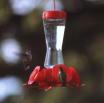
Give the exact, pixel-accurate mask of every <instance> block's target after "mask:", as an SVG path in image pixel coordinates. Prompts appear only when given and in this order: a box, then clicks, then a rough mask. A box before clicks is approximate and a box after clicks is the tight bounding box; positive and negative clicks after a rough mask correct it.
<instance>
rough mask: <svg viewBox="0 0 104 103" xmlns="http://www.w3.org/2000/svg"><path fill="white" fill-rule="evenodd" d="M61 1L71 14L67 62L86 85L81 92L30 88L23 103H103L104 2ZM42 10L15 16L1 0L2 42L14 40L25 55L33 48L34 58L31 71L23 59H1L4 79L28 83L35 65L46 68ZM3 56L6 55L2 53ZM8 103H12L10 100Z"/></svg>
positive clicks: (0, 71) (66, 38) (0, 74)
mask: <svg viewBox="0 0 104 103" xmlns="http://www.w3.org/2000/svg"><path fill="white" fill-rule="evenodd" d="M57 1H58V0H57ZM60 1H61V3H62V4H63V8H64V10H65V11H66V12H67V22H66V30H65V35H64V42H63V56H64V61H65V64H66V65H67V66H71V65H73V66H74V67H76V69H77V70H78V72H79V74H80V76H81V80H82V82H84V83H85V84H86V86H85V87H83V88H81V90H80V91H78V90H75V89H67V88H55V89H53V90H51V91H49V92H42V91H41V92H39V91H37V90H35V89H34V88H28V89H26V90H25V91H26V97H25V99H24V100H22V101H21V102H23V103H41V102H43V103H68V102H70V103H103V102H104V1H103V0H60ZM46 3H47V2H46ZM42 11H43V10H42V9H41V8H39V7H38V8H36V9H33V10H32V11H31V12H29V13H27V14H25V15H19V14H16V13H13V10H12V8H11V5H10V2H9V0H0V43H1V41H3V40H4V39H7V38H11V37H13V38H15V39H16V40H17V41H18V42H19V43H20V45H21V48H22V51H23V52H24V51H25V50H27V49H30V50H31V52H32V56H33V59H32V62H31V64H30V65H31V68H30V69H29V70H27V71H25V69H24V66H23V63H22V58H21V59H20V60H19V62H17V63H15V64H12V63H10V64H9V63H7V62H5V60H4V59H3V58H2V56H0V77H1V78H4V77H5V76H16V77H17V78H19V79H20V80H21V81H22V82H23V83H24V82H26V81H27V79H28V76H29V74H30V72H31V71H32V70H33V67H34V66H36V65H41V66H43V63H44V58H45V52H46V46H45V37H44V31H43V24H42V18H41V13H42ZM0 45H1V44H0ZM0 49H1V48H0ZM0 55H2V53H1V52H0ZM6 102H7V103H8V99H7V101H6ZM12 102H13V101H12ZM15 102H16V101H15ZM15 102H14V103H15Z"/></svg>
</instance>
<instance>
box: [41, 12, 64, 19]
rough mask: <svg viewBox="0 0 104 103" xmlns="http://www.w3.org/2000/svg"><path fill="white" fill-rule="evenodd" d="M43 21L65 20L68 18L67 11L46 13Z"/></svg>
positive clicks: (43, 15)
mask: <svg viewBox="0 0 104 103" xmlns="http://www.w3.org/2000/svg"><path fill="white" fill-rule="evenodd" d="M42 18H43V19H64V18H66V12H65V11H44V12H43V14H42Z"/></svg>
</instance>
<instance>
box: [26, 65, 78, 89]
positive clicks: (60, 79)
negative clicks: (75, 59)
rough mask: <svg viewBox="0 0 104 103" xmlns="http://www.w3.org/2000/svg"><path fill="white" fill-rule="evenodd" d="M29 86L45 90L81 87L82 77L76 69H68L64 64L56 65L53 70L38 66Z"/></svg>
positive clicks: (32, 74)
mask: <svg viewBox="0 0 104 103" xmlns="http://www.w3.org/2000/svg"><path fill="white" fill-rule="evenodd" d="M27 85H28V86H29V85H34V86H36V87H37V88H38V89H43V90H49V89H51V88H53V87H80V77H79V75H78V73H77V71H76V70H75V69H74V67H67V66H65V65H64V64H60V65H59V64H58V65H55V66H54V67H53V68H41V67H40V66H36V67H35V68H34V70H33V72H32V73H31V75H30V77H29V80H28V83H27Z"/></svg>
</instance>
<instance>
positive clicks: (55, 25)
mask: <svg viewBox="0 0 104 103" xmlns="http://www.w3.org/2000/svg"><path fill="white" fill-rule="evenodd" d="M42 17H43V25H44V32H45V40H46V46H47V52H46V57H45V62H44V66H45V67H46V68H48V67H49V68H51V67H53V66H54V65H55V64H63V63H64V60H63V55H62V44H63V38H64V30H65V18H66V13H65V12H64V11H44V12H43V16H42Z"/></svg>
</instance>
